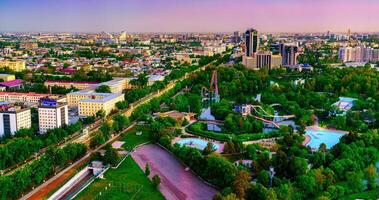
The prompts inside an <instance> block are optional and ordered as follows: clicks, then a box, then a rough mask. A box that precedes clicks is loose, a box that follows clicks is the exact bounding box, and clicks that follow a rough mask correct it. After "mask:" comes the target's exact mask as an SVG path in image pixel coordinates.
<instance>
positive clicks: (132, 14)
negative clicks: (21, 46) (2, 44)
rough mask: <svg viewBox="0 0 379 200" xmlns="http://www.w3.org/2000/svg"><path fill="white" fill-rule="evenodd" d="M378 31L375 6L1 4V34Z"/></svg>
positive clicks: (356, 2) (251, 1) (116, 1)
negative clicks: (18, 32)
mask: <svg viewBox="0 0 379 200" xmlns="http://www.w3.org/2000/svg"><path fill="white" fill-rule="evenodd" d="M248 27H255V28H256V29H258V30H260V31H263V32H314V31H322V32H325V31H327V30H330V31H335V32H339V31H344V32H346V31H347V29H348V28H351V30H352V31H353V32H355V31H357V32H361V31H379V0H0V31H58V32H65V31H67V32H100V31H108V32H118V31H122V30H125V31H127V32H223V31H234V30H244V29H246V28H248Z"/></svg>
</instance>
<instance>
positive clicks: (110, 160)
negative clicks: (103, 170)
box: [104, 144, 118, 166]
mask: <svg viewBox="0 0 379 200" xmlns="http://www.w3.org/2000/svg"><path fill="white" fill-rule="evenodd" d="M104 162H105V163H107V164H110V165H112V166H116V165H117V163H118V153H117V151H116V150H115V149H113V148H112V146H111V145H109V144H108V145H107V146H106V147H105V155H104Z"/></svg>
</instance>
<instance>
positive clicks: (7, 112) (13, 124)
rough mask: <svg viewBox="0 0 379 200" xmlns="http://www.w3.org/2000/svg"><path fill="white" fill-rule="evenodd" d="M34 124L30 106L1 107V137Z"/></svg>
mask: <svg viewBox="0 0 379 200" xmlns="http://www.w3.org/2000/svg"><path fill="white" fill-rule="evenodd" d="M31 125H32V120H31V112H30V108H21V107H17V106H14V107H9V106H2V107H1V108H0V138H1V137H4V136H6V135H14V134H15V132H16V131H18V130H20V129H22V128H30V127H31Z"/></svg>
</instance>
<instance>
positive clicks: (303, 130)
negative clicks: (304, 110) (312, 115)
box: [297, 123, 305, 135]
mask: <svg viewBox="0 0 379 200" xmlns="http://www.w3.org/2000/svg"><path fill="white" fill-rule="evenodd" d="M297 132H298V133H299V134H300V135H304V134H305V124H304V123H302V124H300V126H299V129H298V130H297Z"/></svg>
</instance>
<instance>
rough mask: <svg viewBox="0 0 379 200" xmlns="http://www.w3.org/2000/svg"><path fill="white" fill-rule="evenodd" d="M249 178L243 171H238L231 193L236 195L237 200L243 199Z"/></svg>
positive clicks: (248, 184)
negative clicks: (238, 199)
mask: <svg viewBox="0 0 379 200" xmlns="http://www.w3.org/2000/svg"><path fill="white" fill-rule="evenodd" d="M250 180H251V176H250V174H249V173H248V172H247V171H245V170H240V171H238V173H237V175H236V177H235V178H234V181H233V191H234V193H235V194H236V195H237V197H238V198H241V199H243V198H245V196H246V190H247V189H248V188H249V186H250Z"/></svg>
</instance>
